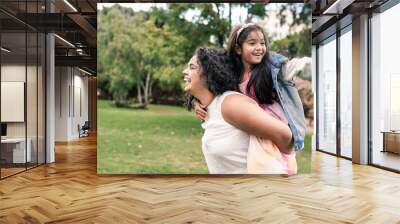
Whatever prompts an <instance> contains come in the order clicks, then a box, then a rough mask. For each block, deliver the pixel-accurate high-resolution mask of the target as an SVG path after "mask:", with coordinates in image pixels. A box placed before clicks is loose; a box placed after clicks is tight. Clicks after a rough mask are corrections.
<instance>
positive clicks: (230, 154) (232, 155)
mask: <svg viewBox="0 0 400 224" xmlns="http://www.w3.org/2000/svg"><path fill="white" fill-rule="evenodd" d="M231 94H240V93H238V92H234V91H227V92H225V93H224V94H222V95H220V96H216V97H215V98H214V100H213V101H212V102H211V104H210V105H209V106H208V107H207V113H208V119H207V120H206V121H205V122H204V123H203V124H202V125H201V126H202V127H203V128H204V135H203V138H202V150H203V154H204V157H205V160H206V163H207V166H208V171H209V172H210V173H211V174H245V173H247V151H248V148H249V139H250V137H249V135H248V134H247V133H246V132H244V131H242V130H240V129H238V128H236V127H234V126H232V125H230V124H229V123H228V122H226V121H225V120H224V118H223V117H222V112H221V104H222V102H223V101H224V99H225V97H226V96H228V95H231Z"/></svg>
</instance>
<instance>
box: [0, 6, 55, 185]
mask: <svg viewBox="0 0 400 224" xmlns="http://www.w3.org/2000/svg"><path fill="white" fill-rule="evenodd" d="M46 1H47V0H46ZM27 2H28V1H27V0H25V3H27ZM36 3H39V0H36ZM36 7H37V8H36V9H37V11H38V5H37V6H36ZM1 11H2V12H3V13H7V12H6V11H4V10H1ZM25 11H27V5H26V4H25ZM46 11H47V7H46ZM11 16H12V15H11ZM12 17H13V16H12ZM25 17H26V14H25ZM13 18H14V17H13ZM24 24H25V30H24V31H23V32H22V33H25V84H24V97H25V99H24V107H25V108H24V120H25V169H23V170H21V171H18V172H15V173H12V174H10V175H7V176H2V169H3V168H1V167H0V180H3V179H6V178H8V177H11V176H14V175H17V174H19V173H23V172H25V171H27V170H30V169H33V168H36V167H39V166H41V165H43V164H46V162H47V141H46V139H47V138H46V137H47V128H46V126H47V121H46V120H47V119H46V118H47V113H46V108H47V102H46V98H47V96H46V95H47V82H46V77H47V59H46V58H47V39H46V35H47V33H43V32H40V31H39V30H36V29H34V28H33V27H31V26H29V25H28V24H26V23H24ZM28 30H33V31H34V32H35V33H36V44H37V46H36V99H37V102H36V105H37V106H36V143H37V144H36V150H37V152H36V162H35V163H32V164H33V165H32V166H30V167H28V162H27V161H28V158H27V157H28V154H27V153H26V152H27V147H28V145H27V138H28V136H27V135H28V130H27V129H28V124H27V123H28V119H27V116H28V115H27V113H28V112H27V95H28V93H27V81H28V77H27V76H28V67H27V64H28ZM39 33H43V34H45V36H44V38H43V39H44V40H43V41H42V44H44V46H43V47H44V52H43V51H42V52H43V53H44V55H43V56H42V57H43V59H44V64H45V67H44V69H42V77H43V79H42V81H43V82H44V101H43V102H44V105H42V107H43V108H44V109H45V110H44V117H43V119H44V120H42V122H44V136H43V141H44V145H43V147H44V150H43V152H44V155H42V156H43V157H44V161H43V163H39V82H38V80H39V69H38V66H39ZM1 36H2V32H0V44H1ZM1 62H2V57H1V54H0V67H1ZM0 81H1V69H0ZM0 90H1V86H0ZM0 96H1V93H0ZM0 109H1V106H0ZM0 116H1V115H0ZM0 123H1V122H0ZM0 155H1V145H0ZM30 165H31V164H30ZM21 168H22V167H21Z"/></svg>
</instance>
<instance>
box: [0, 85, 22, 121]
mask: <svg viewBox="0 0 400 224" xmlns="http://www.w3.org/2000/svg"><path fill="white" fill-rule="evenodd" d="M24 102H25V82H1V122H24Z"/></svg>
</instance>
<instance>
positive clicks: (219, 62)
mask: <svg viewBox="0 0 400 224" xmlns="http://www.w3.org/2000/svg"><path fill="white" fill-rule="evenodd" d="M195 55H196V57H197V60H198V62H199V65H200V72H201V75H202V76H203V78H205V80H206V83H207V87H208V90H210V92H211V93H212V94H213V95H214V96H218V95H221V94H222V93H224V92H226V91H229V90H233V91H237V90H238V79H237V78H236V77H235V76H234V74H233V64H232V63H231V60H230V58H229V56H228V55H227V53H226V51H224V50H222V49H217V48H211V47H199V48H197V49H196V51H195ZM193 100H195V97H194V96H191V95H189V94H187V101H186V107H187V108H188V110H190V109H192V107H193V106H192V102H193Z"/></svg>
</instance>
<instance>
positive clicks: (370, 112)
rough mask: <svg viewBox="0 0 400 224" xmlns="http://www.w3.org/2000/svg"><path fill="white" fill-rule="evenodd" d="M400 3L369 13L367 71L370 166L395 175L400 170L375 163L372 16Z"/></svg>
mask: <svg viewBox="0 0 400 224" xmlns="http://www.w3.org/2000/svg"><path fill="white" fill-rule="evenodd" d="M399 3H400V0H388V1H387V2H385V3H384V4H383V5H381V6H379V7H378V8H376V9H374V10H371V11H368V30H367V33H368V37H367V39H368V56H367V60H368V69H367V78H368V101H367V102H368V165H371V166H373V167H377V168H380V169H384V170H387V171H391V172H395V173H400V169H394V168H390V167H387V166H384V165H380V164H377V163H374V153H373V151H374V147H373V143H374V142H373V140H372V104H373V102H372V91H373V89H372V85H371V81H372V57H371V56H372V22H371V21H372V18H373V16H372V14H373V13H384V12H385V11H386V10H389V9H390V8H392V7H394V6H396V5H397V4H399Z"/></svg>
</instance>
